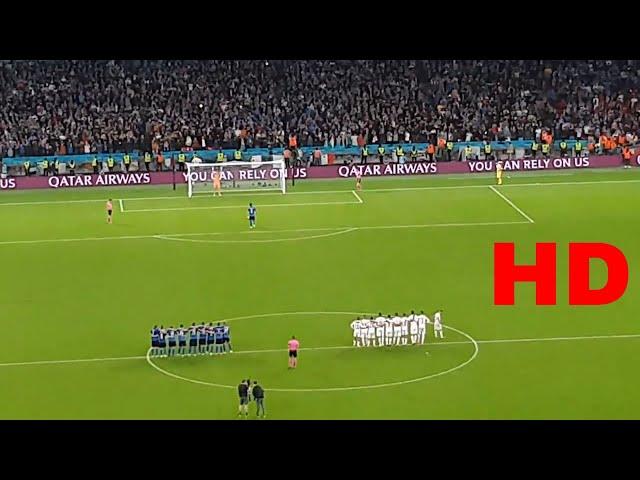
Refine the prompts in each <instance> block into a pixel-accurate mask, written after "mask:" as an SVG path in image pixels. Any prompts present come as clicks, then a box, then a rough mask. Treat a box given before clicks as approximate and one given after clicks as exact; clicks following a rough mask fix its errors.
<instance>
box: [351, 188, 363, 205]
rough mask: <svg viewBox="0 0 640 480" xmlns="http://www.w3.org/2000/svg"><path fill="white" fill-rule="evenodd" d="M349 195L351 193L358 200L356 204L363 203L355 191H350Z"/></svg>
mask: <svg viewBox="0 0 640 480" xmlns="http://www.w3.org/2000/svg"><path fill="white" fill-rule="evenodd" d="M351 193H353V196H354V197H356V198H357V199H358V203H364V202H363V201H362V198H360V195H358V193H357V192H356V191H355V190H351Z"/></svg>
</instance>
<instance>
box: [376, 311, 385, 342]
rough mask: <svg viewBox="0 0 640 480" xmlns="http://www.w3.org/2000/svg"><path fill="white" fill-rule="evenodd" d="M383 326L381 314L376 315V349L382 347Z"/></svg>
mask: <svg viewBox="0 0 640 480" xmlns="http://www.w3.org/2000/svg"><path fill="white" fill-rule="evenodd" d="M384 325H385V319H384V317H383V316H382V313H378V317H377V318H376V342H377V346H378V347H382V346H384Z"/></svg>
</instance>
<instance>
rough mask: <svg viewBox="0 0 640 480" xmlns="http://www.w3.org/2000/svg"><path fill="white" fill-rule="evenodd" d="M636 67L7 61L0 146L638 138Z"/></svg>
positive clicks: (147, 147) (105, 148) (24, 150)
mask: <svg viewBox="0 0 640 480" xmlns="http://www.w3.org/2000/svg"><path fill="white" fill-rule="evenodd" d="M639 71H640V62H639V61H637V60H630V61H621V60H616V61H607V62H603V61H600V60H598V61H591V60H581V61H558V60H554V61H540V60H505V61H502V60H499V61H496V60H492V61H484V60H463V61H458V60H456V61H443V60H438V61H405V60H399V61H396V60H391V61H379V60H378V61H375V60H364V61H336V62H332V61H321V60H313V61H295V62H293V61H277V62H269V63H268V64H267V63H265V62H259V61H227V60H225V61H181V60H179V61H175V60H161V61H141V62H140V61H90V62H89V61H78V60H65V61H19V60H11V61H7V62H4V63H3V64H2V65H1V66H0V153H1V154H2V155H5V156H25V155H42V156H49V157H53V156H56V155H64V154H68V153H71V152H83V153H124V152H131V151H132V150H134V149H135V150H143V151H151V150H152V149H155V150H156V152H157V151H159V150H161V149H163V148H164V149H165V151H166V150H168V149H170V150H179V149H181V148H183V147H188V148H191V149H193V150H197V149H201V148H202V149H204V148H208V147H209V146H211V145H219V146H221V147H223V148H228V149H236V148H238V147H239V148H242V149H244V148H249V147H250V146H255V147H267V146H269V145H271V146H274V147H285V146H290V147H291V149H292V151H296V150H297V149H298V148H299V147H300V146H302V145H307V146H316V145H318V146H322V145H325V146H335V145H338V146H339V145H346V146H350V145H352V144H353V143H354V140H353V139H354V138H355V139H356V140H355V144H356V145H358V146H360V147H362V146H363V145H364V144H369V145H376V144H377V143H378V142H389V143H398V142H403V141H404V142H409V141H411V142H415V143H418V142H420V143H425V142H429V143H431V142H433V143H434V144H436V145H437V139H438V138H444V140H445V141H452V142H460V141H472V140H473V141H484V140H487V141H493V140H498V141H508V140H513V139H519V138H527V139H533V138H535V139H536V141H537V142H540V141H541V140H542V139H541V134H542V132H546V133H548V136H550V137H551V138H557V139H570V138H571V137H575V138H578V137H581V138H587V137H588V136H595V138H598V137H600V136H601V135H606V137H607V138H614V137H616V138H619V137H620V136H625V137H626V136H630V137H633V136H636V135H638V134H639V132H640V115H639V113H640V102H639V101H638V92H639V90H640V76H639ZM292 142H293V143H292ZM439 151H440V150H439Z"/></svg>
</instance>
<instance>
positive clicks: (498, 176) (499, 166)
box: [496, 160, 504, 185]
mask: <svg viewBox="0 0 640 480" xmlns="http://www.w3.org/2000/svg"><path fill="white" fill-rule="evenodd" d="M503 170H504V167H503V166H502V161H501V160H498V161H497V162H496V180H497V181H498V185H502V171H503Z"/></svg>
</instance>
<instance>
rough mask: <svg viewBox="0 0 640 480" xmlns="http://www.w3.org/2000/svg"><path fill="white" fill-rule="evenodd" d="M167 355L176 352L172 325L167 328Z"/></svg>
mask: <svg viewBox="0 0 640 480" xmlns="http://www.w3.org/2000/svg"><path fill="white" fill-rule="evenodd" d="M167 347H168V348H167V356H168V357H171V356H175V354H176V331H175V330H174V328H173V327H169V328H167Z"/></svg>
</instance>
